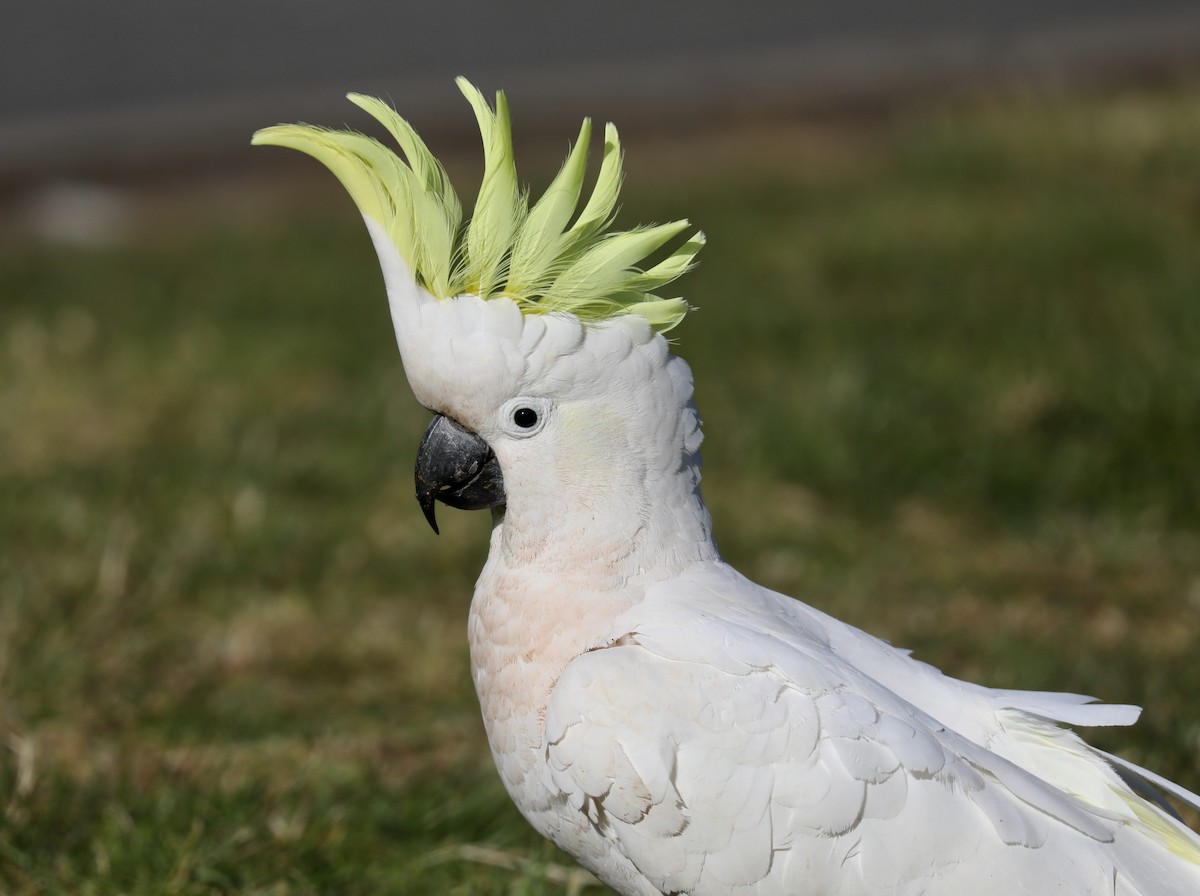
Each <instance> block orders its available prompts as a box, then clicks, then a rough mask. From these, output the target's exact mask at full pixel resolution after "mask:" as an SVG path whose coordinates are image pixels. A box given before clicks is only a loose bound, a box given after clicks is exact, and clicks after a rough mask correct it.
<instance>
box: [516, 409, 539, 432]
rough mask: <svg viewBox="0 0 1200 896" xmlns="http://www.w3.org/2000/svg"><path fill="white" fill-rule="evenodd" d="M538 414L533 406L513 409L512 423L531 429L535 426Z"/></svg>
mask: <svg viewBox="0 0 1200 896" xmlns="http://www.w3.org/2000/svg"><path fill="white" fill-rule="evenodd" d="M537 422H538V415H537V411H535V410H534V409H533V408H517V409H516V410H515V411H513V423H515V424H517V426H519V427H521V428H522V429H533V427H535V426H537Z"/></svg>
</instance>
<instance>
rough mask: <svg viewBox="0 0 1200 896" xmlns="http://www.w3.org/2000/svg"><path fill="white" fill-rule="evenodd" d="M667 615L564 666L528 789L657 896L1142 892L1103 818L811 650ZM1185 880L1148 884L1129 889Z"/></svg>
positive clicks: (810, 638)
mask: <svg viewBox="0 0 1200 896" xmlns="http://www.w3.org/2000/svg"><path fill="white" fill-rule="evenodd" d="M671 616H672V624H671V625H669V626H664V625H661V624H657V623H656V622H654V621H653V620H644V621H643V622H642V623H641V624H639V625H638V626H636V628H635V629H634V630H631V631H629V632H628V633H627V634H625V636H624V637H622V638H620V639H618V640H616V641H614V642H613V643H612V644H611V645H610V646H608V647H606V648H603V649H598V650H593V651H591V652H589V653H586V654H584V655H583V656H581V657H579V658H577V659H576V660H575V661H573V662H572V663H571V664H570V665H569V666H568V668H567V669H566V671H565V672H564V674H563V675H562V676H561V677H560V679H559V681H558V683H557V685H556V686H555V689H554V692H553V694H552V696H551V699H550V702H549V705H548V708H547V711H546V717H545V725H546V759H547V764H546V776H547V782H546V783H547V786H549V787H550V788H551V789H552V790H553V791H555V792H557V793H559V794H560V795H561V796H562V798H563V799H565V801H566V802H567V803H568V804H569V806H570V807H571V808H572V810H573V811H577V812H580V813H582V814H583V815H585V816H586V817H587V819H588V821H589V822H590V824H591V826H592V828H593V829H594V830H595V831H596V832H597V833H598V834H599V835H600V836H602V837H604V838H606V839H607V840H608V841H610V842H612V843H613V844H614V845H615V848H616V851H617V852H618V853H620V854H621V855H623V856H624V857H625V858H626V859H627V860H628V862H630V863H631V864H632V866H633V867H634V868H635V869H636V870H637V872H638V873H640V874H641V875H642V876H643V877H644V878H645V880H646V881H647V883H648V884H649V885H650V886H652V887H654V888H655V889H656V890H657V891H658V892H661V893H688V894H702V893H721V894H751V893H755V894H759V896H769V894H793V893H798V892H805V893H807V892H812V893H829V892H838V893H841V894H848V893H863V894H866V893H877V892H881V891H884V892H888V893H913V894H916V893H922V894H935V893H947V894H948V893H963V892H972V893H973V896H983V894H991V893H997V894H999V893H1005V894H1008V893H1020V892H1021V890H1022V886H1027V887H1028V888H1029V889H1030V891H1031V892H1063V893H1081V894H1082V893H1103V892H1108V893H1112V892H1118V893H1124V892H1128V893H1137V892H1142V890H1141V889H1140V888H1139V887H1138V886H1137V885H1136V883H1135V882H1130V881H1128V880H1126V879H1125V878H1124V877H1122V874H1123V871H1122V869H1121V868H1120V867H1118V865H1119V863H1118V859H1119V854H1120V853H1121V852H1122V849H1121V848H1120V844H1119V843H1118V842H1117V841H1118V840H1119V839H1121V838H1123V837H1124V836H1125V833H1124V831H1123V830H1122V829H1121V822H1120V821H1118V820H1117V819H1116V818H1115V816H1113V815H1112V814H1110V813H1106V812H1105V811H1103V810H1101V809H1097V808H1093V807H1089V806H1086V805H1084V804H1082V803H1080V802H1079V801H1077V800H1075V799H1073V798H1072V797H1070V796H1068V795H1066V794H1064V793H1062V792H1061V791H1059V790H1058V789H1056V788H1053V787H1049V786H1048V785H1046V784H1045V783H1044V782H1043V781H1041V780H1040V779H1038V778H1036V777H1035V776H1033V775H1030V774H1029V773H1027V772H1025V771H1023V770H1022V769H1020V768H1018V767H1017V766H1015V765H1014V764H1013V763H1011V762H1009V761H1007V760H1005V759H1003V758H1001V757H999V756H996V755H995V754H993V753H991V752H989V751H988V750H986V749H985V748H983V747H981V746H980V745H978V744H976V743H974V742H972V741H970V740H969V739H967V738H965V737H963V736H961V735H960V734H958V733H956V732H955V731H953V730H951V729H949V728H947V727H946V726H945V725H944V724H942V723H940V722H938V721H937V720H935V719H933V718H931V717H930V716H929V715H928V714H926V713H925V712H923V711H922V710H920V709H919V708H917V707H915V706H913V705H912V704H911V703H909V702H908V701H905V700H903V699H901V698H899V697H897V696H896V695H895V694H894V693H893V692H891V691H890V690H889V689H888V688H887V687H885V686H883V685H882V684H881V683H880V682H877V681H875V680H874V679H872V678H870V677H868V676H864V675H863V674H862V673H861V672H860V671H858V670H856V669H854V668H850V667H848V666H847V665H846V664H845V663H844V662H843V661H842V660H841V659H840V658H839V657H838V656H837V654H836V652H834V651H833V650H831V648H830V646H829V644H828V642H827V641H823V640H822V639H821V638H820V637H818V636H815V635H813V634H812V633H811V632H807V631H805V630H803V629H797V630H795V631H791V632H790V634H791V635H792V637H791V638H790V639H789V640H786V641H785V640H782V639H781V638H779V637H777V636H776V635H774V634H770V633H764V632H762V631H759V630H757V629H756V628H755V627H753V626H747V625H743V624H739V623H736V622H732V621H731V620H730V619H729V618H727V616H726V617H710V616H707V615H705V614H704V613H698V614H692V615H691V616H685V617H681V616H679V615H678V614H671ZM1161 852H1162V853H1163V854H1164V855H1167V851H1166V850H1161ZM592 870H593V871H595V872H596V873H597V874H599V875H600V876H601V877H602V878H604V877H605V876H606V875H605V871H606V869H605V868H603V867H598V868H593V869H592ZM1195 880H1196V878H1195V877H1193V878H1192V881H1193V882H1192V883H1189V884H1186V887H1187V888H1186V889H1172V879H1171V878H1170V876H1169V874H1168V875H1167V876H1166V877H1164V876H1163V875H1162V874H1158V875H1155V882H1156V884H1158V888H1157V889H1154V890H1150V891H1149V892H1155V893H1171V892H1181V893H1182V892H1192V891H1193V890H1192V889H1191V888H1193V887H1194V886H1195ZM1164 881H1165V885H1164ZM1056 887H1057V888H1058V889H1055V888H1056Z"/></svg>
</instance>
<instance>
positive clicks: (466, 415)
mask: <svg viewBox="0 0 1200 896" xmlns="http://www.w3.org/2000/svg"><path fill="white" fill-rule="evenodd" d="M458 85H459V88H460V89H461V90H462V92H463V94H464V95H465V96H466V98H467V99H468V101H469V102H470V103H471V105H472V107H473V108H474V111H475V116H476V118H477V120H478V123H479V128H480V131H481V133H482V136H483V144H484V154H485V164H484V177H483V182H482V185H481V187H480V190H479V196H478V198H477V200H476V203H475V209H474V214H473V216H472V217H471V219H470V221H469V222H467V223H463V222H462V214H461V208H460V205H459V202H458V199H457V197H456V195H455V192H454V189H453V187H452V186H451V184H450V182H449V179H448V178H447V176H446V173H445V171H444V170H443V168H442V166H441V165H440V164H439V163H438V161H437V160H436V159H435V158H434V157H433V155H432V154H431V153H430V152H429V150H428V148H427V147H426V146H425V144H424V142H423V141H422V140H421V139H420V137H418V136H417V134H416V132H415V131H414V130H413V129H412V127H411V126H410V125H409V124H408V123H407V122H405V121H404V120H403V119H402V118H400V117H399V116H398V115H397V114H396V113H395V111H393V110H392V109H391V108H390V107H389V106H387V105H385V104H384V103H382V102H380V101H378V100H374V99H370V98H367V97H363V96H359V95H353V94H352V95H351V96H350V99H351V101H353V102H354V103H355V104H357V105H358V106H360V107H361V108H363V109H365V110H366V111H367V112H369V113H370V114H371V115H373V116H374V117H375V118H376V119H377V120H378V121H379V122H380V123H382V124H383V125H384V126H385V127H386V128H387V130H388V131H389V132H390V133H391V135H392V137H393V138H394V139H395V140H396V142H397V143H398V144H399V146H400V148H401V150H402V152H403V154H404V157H405V158H404V160H402V159H401V158H399V157H398V156H397V155H396V154H394V153H393V152H392V151H391V150H389V149H387V148H386V147H384V146H383V145H382V144H380V143H378V142H377V141H375V140H373V139H371V138H368V137H365V136H363V135H361V134H355V133H350V132H346V131H329V130H324V129H320V128H315V127H310V126H305V125H285V126H279V127H273V128H267V129H265V130H263V131H259V132H258V133H257V134H255V136H254V141H253V142H254V143H256V144H274V145H280V146H288V147H292V148H295V149H299V150H301V151H303V152H306V153H308V154H309V155H312V156H314V157H315V158H317V159H318V160H319V161H321V162H323V163H324V164H325V165H326V166H328V167H329V168H330V169H331V170H332V171H333V172H334V174H336V175H337V176H338V178H339V179H340V180H341V181H342V183H343V184H344V185H345V187H346V188H347V190H348V191H349V192H350V195H351V196H352V198H353V199H354V201H355V202H356V204H357V205H358V207H359V210H360V211H361V212H362V214H363V217H364V219H365V220H366V223H367V228H368V230H369V231H370V234H371V238H372V240H373V242H374V244H375V248H376V250H377V252H378V254H379V260H380V264H381V266H382V268H383V274H384V281H385V284H386V286H387V292H388V300H389V305H390V308H391V314H392V321H393V324H394V326H395V331H396V341H397V344H398V346H399V348H400V354H401V357H402V360H403V362H404V369H405V373H406V375H407V377H408V381H409V384H410V385H411V386H412V390H413V393H414V394H415V395H416V398H417V400H418V401H419V402H420V403H421V404H423V405H424V406H425V407H427V408H429V409H430V410H431V411H433V412H434V414H435V416H434V420H433V422H432V423H431V424H430V426H429V428H428V429H427V430H426V433H425V435H424V437H423V439H422V442H421V447H420V450H419V453H418V459H417V468H416V480H417V498H418V500H419V501H420V503H421V506H422V508H423V510H424V511H425V514H426V517H427V518H428V519H429V522H430V524H431V525H433V526H434V529H435V530H436V529H437V524H436V521H435V517H434V501H435V500H441V501H443V502H444V503H447V504H449V505H451V506H455V507H461V508H468V509H477V508H483V507H503V508H505V510H504V512H503V514H504V516H507V517H508V518H509V519H514V518H515V519H516V520H517V521H518V522H519V523H520V525H519V526H518V527H517V528H518V529H519V531H520V532H521V533H524V535H525V537H524V538H523V539H516V538H515V537H513V538H510V541H511V542H512V544H513V545H514V546H516V545H518V544H519V545H520V549H521V550H524V551H526V552H530V551H532V552H537V551H538V550H539V547H538V546H539V544H541V543H543V542H544V541H545V538H546V535H547V533H550V532H553V533H554V534H555V536H556V537H557V538H558V539H560V540H561V539H562V537H563V536H564V534H566V535H569V534H570V531H571V529H572V525H573V520H574V523H580V520H578V519H575V518H578V517H580V514H581V512H582V514H583V516H584V517H586V518H587V520H588V521H589V528H590V530H591V531H593V532H595V531H609V530H612V531H613V537H614V539H619V538H620V537H621V532H624V534H625V535H626V536H628V534H629V530H630V529H631V528H633V529H636V528H638V527H641V528H645V527H646V526H647V525H649V526H652V527H655V526H657V527H663V526H668V527H669V526H670V522H669V520H667V521H661V522H654V521H653V520H652V519H651V518H652V517H655V516H656V513H655V511H653V510H651V509H650V508H649V507H648V506H646V507H643V506H642V505H649V504H650V503H652V501H654V500H657V499H656V498H654V497H652V496H649V495H647V494H646V491H647V483H648V482H654V481H657V480H659V479H662V480H663V481H664V482H666V481H669V480H678V479H680V477H682V482H683V486H682V487H683V488H684V490H688V489H690V490H691V491H693V492H694V491H695V487H696V482H697V481H698V478H699V474H698V472H696V469H697V467H698V458H697V449H698V447H699V442H700V434H699V422H698V419H697V417H696V414H695V411H694V409H693V407H692V405H691V376H690V373H689V372H688V369H687V366H686V364H684V362H683V361H681V360H680V359H678V358H675V357H673V356H672V355H671V354H670V353H669V351H668V347H667V344H666V340H665V339H664V338H663V336H662V335H661V334H662V333H663V332H665V331H667V330H669V329H671V328H672V327H674V326H675V325H676V324H678V323H679V321H680V320H681V319H682V318H683V316H684V314H685V313H686V312H687V310H688V306H687V304H686V303H685V302H684V301H683V300H682V299H679V298H661V297H660V296H658V295H657V294H656V293H655V291H656V290H658V289H660V288H661V287H662V286H665V285H666V284H669V283H671V282H672V281H674V280H675V279H676V278H677V277H679V276H680V275H681V274H683V273H684V272H685V271H687V270H688V269H690V267H691V266H692V263H693V259H694V257H695V255H696V253H697V252H698V251H699V250H700V248H701V246H702V245H703V244H704V237H703V234H701V233H699V232H697V233H695V234H694V235H693V236H691V237H690V238H689V239H687V240H686V241H685V242H683V244H682V245H680V246H679V247H678V248H676V249H675V250H674V251H672V252H669V254H666V255H665V257H664V258H662V260H660V261H658V262H657V263H655V264H653V265H652V266H649V267H642V266H641V265H642V263H643V260H644V259H646V258H647V256H651V255H653V254H655V253H658V252H660V250H661V251H662V252H666V249H665V247H667V244H668V243H670V242H671V241H673V240H674V239H675V238H676V237H679V236H680V235H681V234H682V233H683V232H684V231H685V230H687V229H688V226H689V225H688V222H687V221H675V222H672V223H669V224H663V225H659V226H655V227H643V228H636V229H634V230H630V231H625V232H619V233H614V232H609V231H608V226H609V224H610V223H611V219H612V216H613V214H614V209H615V207H616V200H617V194H618V191H619V187H620V182H621V162H622V158H621V149H620V143H619V141H618V138H617V132H616V129H615V128H614V127H613V126H612V125H611V124H610V125H608V126H607V128H606V131H605V141H604V157H603V161H602V163H601V166H600V171H599V174H598V176H597V180H596V184H595V186H594V188H593V190H592V193H591V195H590V198H589V199H588V200H587V201H586V202H585V203H584V204H583V208H582V209H578V205H579V200H580V195H581V191H582V186H583V181H584V173H585V167H586V162H587V148H588V144H589V142H590V137H591V125H590V122H589V121H587V120H585V121H584V122H583V126H582V128H581V130H580V133H579V138H578V140H577V141H576V143H575V145H574V147H573V148H572V149H571V151H570V153H569V154H568V157H567V160H566V162H565V163H564V165H563V167H562V169H561V171H560V172H559V174H558V175H557V177H556V178H555V179H554V180H553V182H552V183H551V184H550V186H549V188H548V189H547V190H546V192H545V194H544V195H543V196H542V197H541V198H540V199H539V200H538V201H537V202H535V203H533V204H532V205H530V204H529V202H528V197H527V195H526V194H525V192H524V191H523V190H522V189H521V187H520V186H519V184H518V182H517V176H516V170H515V166H514V162H513V151H512V138H511V130H510V123H509V116H508V109H507V104H506V101H505V97H504V94H502V93H501V94H498V95H497V100H496V107H495V109H494V110H493V109H492V108H491V107H490V106H489V105H488V103H487V101H486V100H485V99H484V98H483V96H482V95H481V94H480V93H479V92H478V91H477V90H476V89H475V88H474V87H473V86H471V85H470V84H469V83H468V82H466V81H465V80H464V79H459V81H458ZM678 488H679V485H678V483H677V484H676V486H675V490H678ZM697 500H698V499H697ZM675 503H678V502H675ZM605 523H609V524H611V525H610V526H609V527H608V528H607V529H606V528H605ZM539 532H540V533H541V538H540V539H539V538H538V537H536V536H535V533H539Z"/></svg>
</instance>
